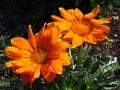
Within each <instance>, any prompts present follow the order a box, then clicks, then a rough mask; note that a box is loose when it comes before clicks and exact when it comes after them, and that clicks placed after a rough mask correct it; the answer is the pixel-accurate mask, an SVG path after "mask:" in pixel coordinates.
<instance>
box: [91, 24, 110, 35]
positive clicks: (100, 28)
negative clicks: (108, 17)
mask: <svg viewBox="0 0 120 90" xmlns="http://www.w3.org/2000/svg"><path fill="white" fill-rule="evenodd" d="M109 32H110V27H108V26H105V25H99V26H96V27H94V28H93V29H92V30H91V34H99V33H109Z"/></svg>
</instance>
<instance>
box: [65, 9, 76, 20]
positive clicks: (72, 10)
mask: <svg viewBox="0 0 120 90" xmlns="http://www.w3.org/2000/svg"><path fill="white" fill-rule="evenodd" d="M67 12H68V13H70V14H71V15H72V16H74V17H75V10H74V9H68V10H67ZM75 20H76V19H75Z"/></svg>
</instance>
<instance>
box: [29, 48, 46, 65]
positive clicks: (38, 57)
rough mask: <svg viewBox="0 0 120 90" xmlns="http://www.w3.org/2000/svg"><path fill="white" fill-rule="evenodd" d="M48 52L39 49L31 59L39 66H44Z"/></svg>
mask: <svg viewBox="0 0 120 90" xmlns="http://www.w3.org/2000/svg"><path fill="white" fill-rule="evenodd" d="M46 57H47V51H46V50H45V49H44V48H37V49H35V50H34V51H33V53H32V54H31V56H30V59H31V60H32V61H34V62H35V63H37V64H42V63H44V62H45V61H46Z"/></svg>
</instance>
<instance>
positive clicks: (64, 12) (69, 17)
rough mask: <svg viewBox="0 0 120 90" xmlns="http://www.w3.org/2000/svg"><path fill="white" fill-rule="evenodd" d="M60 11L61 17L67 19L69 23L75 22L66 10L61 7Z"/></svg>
mask: <svg viewBox="0 0 120 90" xmlns="http://www.w3.org/2000/svg"><path fill="white" fill-rule="evenodd" d="M59 11H60V14H61V16H62V17H64V18H65V19H67V20H68V21H72V20H74V17H73V16H72V15H71V14H70V13H68V12H67V11H66V10H65V9H64V8H62V7H60V8H59Z"/></svg>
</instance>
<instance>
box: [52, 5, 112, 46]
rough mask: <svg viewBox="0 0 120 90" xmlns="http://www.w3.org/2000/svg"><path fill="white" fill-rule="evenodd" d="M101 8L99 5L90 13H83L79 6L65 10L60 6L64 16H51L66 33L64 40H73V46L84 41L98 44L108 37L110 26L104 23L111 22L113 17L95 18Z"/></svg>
mask: <svg viewBox="0 0 120 90" xmlns="http://www.w3.org/2000/svg"><path fill="white" fill-rule="evenodd" d="M99 10H100V6H99V5H98V6H97V7H96V8H94V9H93V10H92V11H91V12H90V13H88V14H85V15H83V13H82V12H81V11H80V10H79V9H78V8H76V9H75V10H74V9H68V10H65V9H64V8H62V7H60V8H59V11H60V14H61V16H62V17H59V16H56V15H51V18H52V19H53V20H54V21H55V22H53V23H54V24H55V25H56V26H58V27H59V29H60V31H61V32H62V33H63V34H64V37H63V40H66V41H69V42H72V47H73V48H75V47H77V46H79V45H81V44H83V42H88V43H92V44H96V43H97V41H102V40H104V39H106V38H107V36H106V33H109V31H110V28H109V27H108V26H106V25H103V24H105V23H109V21H110V19H111V18H101V19H98V20H97V19H94V18H95V16H96V15H97V14H98V12H99Z"/></svg>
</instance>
